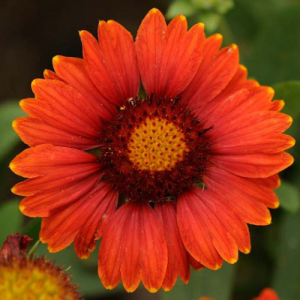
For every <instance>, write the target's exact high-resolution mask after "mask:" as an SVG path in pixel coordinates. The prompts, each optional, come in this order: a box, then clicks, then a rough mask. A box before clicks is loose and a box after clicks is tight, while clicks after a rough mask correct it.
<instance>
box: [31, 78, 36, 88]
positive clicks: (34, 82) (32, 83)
mask: <svg viewBox="0 0 300 300" xmlns="http://www.w3.org/2000/svg"><path fill="white" fill-rule="evenodd" d="M36 85H37V79H34V80H32V82H31V87H34V86H36Z"/></svg>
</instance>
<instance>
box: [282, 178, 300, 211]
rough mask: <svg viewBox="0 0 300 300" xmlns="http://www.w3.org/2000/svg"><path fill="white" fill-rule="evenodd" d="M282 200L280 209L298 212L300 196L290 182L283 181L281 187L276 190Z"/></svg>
mask: <svg viewBox="0 0 300 300" xmlns="http://www.w3.org/2000/svg"><path fill="white" fill-rule="evenodd" d="M276 194H277V196H278V198H279V200H280V207H282V208H283V209H285V210H287V211H289V212H296V211H298V209H299V205H300V195H299V191H298V189H297V188H296V187H295V186H294V185H292V184H291V183H289V182H286V181H282V183H281V186H280V187H279V188H278V189H277V190H276Z"/></svg>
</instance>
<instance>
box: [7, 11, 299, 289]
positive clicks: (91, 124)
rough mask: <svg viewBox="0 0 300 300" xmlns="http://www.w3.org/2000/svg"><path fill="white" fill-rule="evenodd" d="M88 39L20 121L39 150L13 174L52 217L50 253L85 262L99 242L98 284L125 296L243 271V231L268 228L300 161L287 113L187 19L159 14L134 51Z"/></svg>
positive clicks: (25, 207) (31, 207)
mask: <svg viewBox="0 0 300 300" xmlns="http://www.w3.org/2000/svg"><path fill="white" fill-rule="evenodd" d="M80 37H81V40H82V44H83V59H78V58H69V57H62V56H56V57H54V59H53V66H54V70H55V72H52V71H49V70H47V71H45V73H44V77H45V79H36V80H34V81H33V83H32V90H33V92H34V94H35V98H29V99H24V100H22V101H21V107H22V109H23V110H24V111H25V112H27V113H28V114H29V117H22V118H19V119H17V120H15V121H14V123H13V127H14V128H15V130H16V132H17V133H18V134H19V136H20V137H21V139H22V140H23V141H24V142H25V143H27V144H28V145H29V146H30V148H29V149H27V150H25V151H24V152H22V153H21V154H19V155H18V156H17V157H16V158H15V159H14V160H13V161H12V162H11V164H10V167H11V169H12V170H13V171H14V172H15V173H16V174H19V175H21V176H23V177H26V178H28V179H27V180H26V181H24V182H21V183H18V184H17V185H15V186H14V187H13V192H14V193H15V194H18V195H22V196H26V198H24V199H23V200H22V202H21V204H20V209H21V211H22V212H23V213H24V214H25V215H27V216H31V217H42V218H43V220H42V228H41V232H40V239H41V241H42V242H44V243H48V249H49V250H50V251H51V252H56V251H59V250H61V249H63V248H65V247H67V246H68V245H70V244H71V243H72V242H73V243H74V247H75V251H76V253H77V254H78V256H79V257H81V258H87V257H88V256H89V254H90V252H91V251H93V250H94V249H95V241H96V240H98V239H100V238H101V237H102V240H101V245H100V250H99V276H100V279H101V281H102V283H103V285H104V286H105V287H106V288H108V289H112V288H114V287H115V286H117V284H118V283H119V282H120V281H121V280H122V281H123V285H124V287H125V289H126V290H127V291H129V292H131V291H134V290H135V289H136V288H137V287H138V285H139V283H140V281H142V282H143V284H144V286H145V287H146V288H147V289H148V290H149V291H150V292H155V291H157V290H158V289H159V288H160V287H162V288H163V289H164V290H170V289H171V288H172V287H173V286H174V284H175V282H176V279H177V276H179V277H180V278H181V279H182V280H183V281H184V282H185V283H187V282H188V280H189V276H190V265H191V266H192V267H193V268H195V269H201V268H203V267H204V266H205V267H208V268H211V269H214V270H215V269H218V268H220V267H221V265H222V262H223V260H225V261H227V262H229V263H234V262H236V261H237V259H238V250H240V251H241V252H243V253H248V252H249V251H250V238H249V231H248V227H247V223H250V224H256V225H267V224H270V222H271V216H270V212H269V210H268V208H276V207H278V205H279V202H278V199H277V197H276V195H275V193H274V192H273V189H274V188H276V187H278V186H279V177H278V175H277V173H278V172H279V171H281V170H283V169H285V168H286V167H288V166H289V165H291V164H292V162H293V158H292V157H291V156H290V155H289V154H287V153H286V152H284V150H285V149H288V148H290V147H291V146H292V145H293V144H294V139H293V138H292V137H290V136H287V135H284V134H283V133H282V132H283V131H285V130H286V129H287V128H288V127H289V126H290V124H291V122H292V120H291V118H290V117H289V116H287V115H285V114H282V113H280V112H279V111H280V110H281V108H282V107H283V101H282V100H275V101H272V98H273V94H274V91H273V90H272V89H271V88H269V87H265V86H260V85H259V84H258V83H257V82H256V81H254V80H248V79H247V70H246V68H245V67H243V66H241V65H239V54H238V48H237V46H236V45H231V46H229V47H226V48H223V49H220V47H221V44H222V36H221V35H219V34H215V35H213V36H211V37H209V38H206V37H205V35H204V25H203V24H201V23H200V24H196V25H194V26H193V27H192V28H191V29H190V30H187V21H186V18H185V17H184V16H182V15H180V16H178V17H176V18H174V19H173V20H172V21H171V22H170V24H169V25H167V24H166V22H165V19H164V17H163V15H162V14H161V12H160V11H159V10H157V9H152V10H150V12H149V13H148V14H147V15H146V17H145V18H144V20H143V21H142V23H141V25H140V28H139V30H138V33H137V37H136V40H135V41H134V40H133V38H132V36H131V34H130V33H129V32H128V31H126V29H124V28H123V27H122V26H121V25H120V24H118V23H117V22H114V21H108V22H104V21H101V22H100V23H99V27H98V41H97V40H96V39H95V38H94V37H93V36H92V35H91V34H90V33H88V32H86V31H81V32H80ZM140 78H141V83H142V85H143V87H144V90H145V92H146V96H145V97H140V96H139V95H138V93H139V88H140ZM92 149H94V150H93V151H90V150H92Z"/></svg>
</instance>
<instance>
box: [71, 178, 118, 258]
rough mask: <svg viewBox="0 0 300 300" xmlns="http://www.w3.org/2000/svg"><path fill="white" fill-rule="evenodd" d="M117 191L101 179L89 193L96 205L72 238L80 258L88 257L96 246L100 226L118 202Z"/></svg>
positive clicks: (99, 236) (100, 233) (99, 234)
mask: <svg viewBox="0 0 300 300" xmlns="http://www.w3.org/2000/svg"><path fill="white" fill-rule="evenodd" d="M118 196H119V195H118V193H117V192H116V191H115V190H114V189H113V188H112V186H111V185H110V184H108V183H107V182H105V181H101V182H100V183H99V184H98V185H97V186H96V189H95V190H94V191H93V193H92V194H91V196H90V198H91V197H93V201H94V202H97V206H96V207H95V208H94V209H93V211H92V213H91V214H90V216H89V218H88V220H87V221H86V222H85V223H84V224H83V226H82V227H81V228H80V230H79V232H78V233H77V235H76V237H75V240H74V248H75V251H76V253H77V255H78V256H79V257H80V258H88V257H89V256H90V252H92V251H93V250H94V249H95V247H96V242H95V241H96V240H98V239H100V238H101V236H102V227H103V225H104V223H105V222H107V220H108V218H109V217H110V216H111V215H112V214H113V213H114V211H115V210H116V208H117V203H118Z"/></svg>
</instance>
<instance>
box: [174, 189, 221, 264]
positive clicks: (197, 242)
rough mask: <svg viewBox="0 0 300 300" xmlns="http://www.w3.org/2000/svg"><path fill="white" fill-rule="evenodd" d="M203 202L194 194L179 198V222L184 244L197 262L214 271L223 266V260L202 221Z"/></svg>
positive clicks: (188, 193)
mask: <svg viewBox="0 0 300 300" xmlns="http://www.w3.org/2000/svg"><path fill="white" fill-rule="evenodd" d="M200 202H201V200H200V199H199V198H198V197H197V196H196V195H195V194H193V193H191V192H187V193H184V194H183V195H181V196H179V198H178V202H177V222H178V227H179V232H180V235H181V238H182V241H183V244H184V246H185V248H186V249H187V251H188V252H189V253H190V254H191V256H193V257H194V258H195V259H196V260H197V261H199V262H200V263H201V264H203V265H204V266H205V267H208V268H210V269H213V270H217V269H219V268H220V267H221V266H222V263H223V259H222V257H221V255H220V254H219V252H218V251H217V250H216V248H215V246H214V244H213V237H212V236H211V233H210V231H209V228H208V227H207V225H206V223H205V221H204V220H203V219H202V217H200V216H202V215H203V214H204V213H203V212H202V211H201V208H202V207H201V204H200V205H199V203H200Z"/></svg>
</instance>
